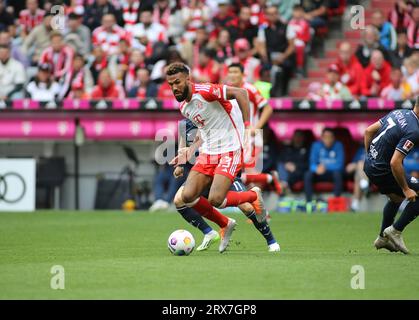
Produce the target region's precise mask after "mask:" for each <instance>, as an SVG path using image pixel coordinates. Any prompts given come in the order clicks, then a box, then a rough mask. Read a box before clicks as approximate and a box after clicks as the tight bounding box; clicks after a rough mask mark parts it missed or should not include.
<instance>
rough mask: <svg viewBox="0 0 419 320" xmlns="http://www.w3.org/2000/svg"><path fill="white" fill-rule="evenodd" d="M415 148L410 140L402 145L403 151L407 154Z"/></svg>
mask: <svg viewBox="0 0 419 320" xmlns="http://www.w3.org/2000/svg"><path fill="white" fill-rule="evenodd" d="M414 146H415V144H414V143H413V142H412V141H410V140H406V142H405V143H404V145H403V150H405V151H407V152H409V151H410V150H412V148H413V147H414Z"/></svg>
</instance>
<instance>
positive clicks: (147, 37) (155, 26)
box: [132, 9, 168, 56]
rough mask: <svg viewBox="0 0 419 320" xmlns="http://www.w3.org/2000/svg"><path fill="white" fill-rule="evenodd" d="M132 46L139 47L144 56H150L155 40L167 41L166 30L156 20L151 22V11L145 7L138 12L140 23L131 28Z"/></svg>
mask: <svg viewBox="0 0 419 320" xmlns="http://www.w3.org/2000/svg"><path fill="white" fill-rule="evenodd" d="M132 35H133V37H134V41H133V47H134V48H139V49H141V50H142V51H143V52H144V54H145V55H146V56H151V55H152V53H153V52H152V51H153V45H154V44H155V43H157V42H164V43H167V42H168V38H167V30H166V29H165V27H164V26H163V25H161V24H160V23H158V22H153V11H152V10H151V9H145V10H143V11H142V12H141V14H140V23H137V24H136V25H135V26H134V27H133V29H132Z"/></svg>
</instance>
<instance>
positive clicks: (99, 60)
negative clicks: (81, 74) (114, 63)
mask: <svg viewBox="0 0 419 320" xmlns="http://www.w3.org/2000/svg"><path fill="white" fill-rule="evenodd" d="M91 58H92V61H91V62H90V64H89V65H90V67H89V69H90V72H91V74H92V76H93V82H94V83H97V80H98V77H99V72H100V71H101V70H103V69H106V68H108V65H109V60H108V56H107V55H106V53H105V51H104V50H103V49H102V47H95V48H93V51H92V56H91Z"/></svg>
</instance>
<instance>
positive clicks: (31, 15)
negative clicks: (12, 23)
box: [19, 0, 45, 38]
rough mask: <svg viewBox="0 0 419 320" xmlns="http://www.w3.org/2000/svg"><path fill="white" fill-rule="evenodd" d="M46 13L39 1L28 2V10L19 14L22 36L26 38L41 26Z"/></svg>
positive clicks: (31, 0) (28, 0)
mask: <svg viewBox="0 0 419 320" xmlns="http://www.w3.org/2000/svg"><path fill="white" fill-rule="evenodd" d="M44 15H45V11H44V10H42V9H40V8H39V4H38V0H26V9H25V10H22V11H21V12H20V13H19V25H20V27H21V28H22V29H21V32H20V35H21V37H22V38H25V37H26V36H27V35H28V34H29V33H30V32H31V30H32V29H33V28H35V27H36V26H38V25H40V24H41V23H42V20H43V19H44Z"/></svg>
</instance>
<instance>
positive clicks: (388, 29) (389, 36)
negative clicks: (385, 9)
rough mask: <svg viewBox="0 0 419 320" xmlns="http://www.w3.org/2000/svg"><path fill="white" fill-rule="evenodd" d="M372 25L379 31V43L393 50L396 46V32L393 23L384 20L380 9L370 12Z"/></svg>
mask: <svg viewBox="0 0 419 320" xmlns="http://www.w3.org/2000/svg"><path fill="white" fill-rule="evenodd" d="M372 25H373V26H374V27H376V28H377V30H378V32H379V33H380V40H379V41H380V44H381V45H382V46H383V47H384V48H385V49H386V50H394V49H396V46H397V34H396V30H395V29H394V27H393V25H392V24H391V23H390V22H388V21H385V18H384V15H383V13H382V12H381V11H380V10H377V11H375V12H374V13H373V14H372Z"/></svg>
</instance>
